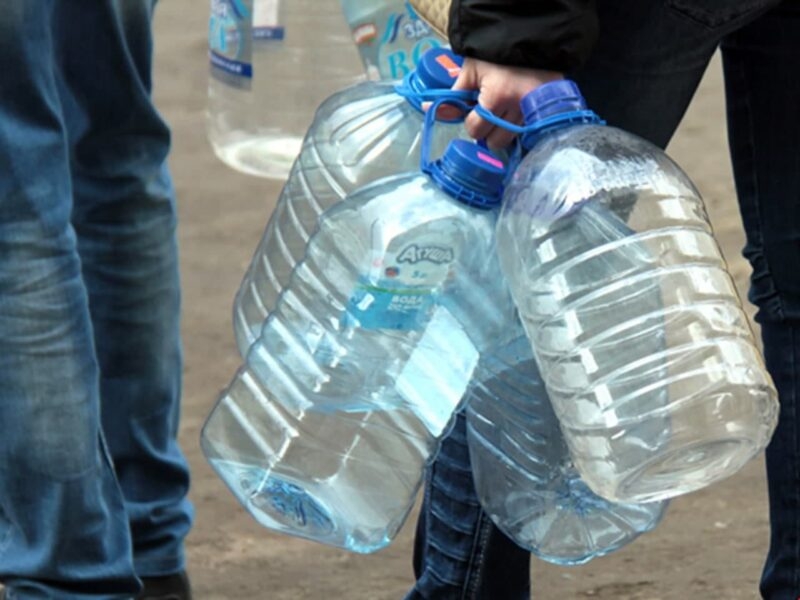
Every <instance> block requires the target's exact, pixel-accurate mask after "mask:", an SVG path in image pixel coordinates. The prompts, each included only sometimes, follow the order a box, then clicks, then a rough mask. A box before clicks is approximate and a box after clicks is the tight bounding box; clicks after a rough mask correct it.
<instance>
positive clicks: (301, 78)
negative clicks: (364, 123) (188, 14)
mask: <svg viewBox="0 0 800 600" xmlns="http://www.w3.org/2000/svg"><path fill="white" fill-rule="evenodd" d="M209 57H210V63H211V65H210V69H211V71H210V77H209V87H208V109H207V119H206V124H207V131H208V138H209V141H210V143H211V145H212V147H213V149H214V152H215V153H216V155H217V156H218V157H219V158H220V160H222V161H223V162H224V163H225V164H227V165H228V166H230V167H232V168H234V169H236V170H238V171H241V172H243V173H248V174H250V175H257V176H261V177H268V178H273V179H284V178H285V177H286V176H287V174H288V172H289V169H290V167H291V165H292V163H293V161H294V159H295V157H296V156H297V153H298V151H299V150H300V145H301V142H302V139H303V136H304V134H305V132H306V129H307V128H308V125H309V123H310V122H311V119H312V117H313V115H314V111H315V110H316V108H317V106H318V105H319V103H320V102H322V101H323V100H324V99H325V98H326V97H328V96H329V95H330V94H332V93H333V92H335V91H337V90H339V89H341V88H343V87H345V86H348V85H350V84H352V83H354V82H355V81H357V80H358V79H360V78H361V79H363V67H362V66H361V64H360V61H359V57H358V52H357V51H356V49H355V47H354V45H353V42H352V39H351V36H350V33H349V30H348V27H347V23H346V21H345V19H344V16H343V15H342V9H341V5H340V4H339V2H338V1H337V0H211V17H210V23H209Z"/></svg>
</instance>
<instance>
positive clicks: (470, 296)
mask: <svg viewBox="0 0 800 600" xmlns="http://www.w3.org/2000/svg"><path fill="white" fill-rule="evenodd" d="M427 171H428V173H429V174H423V173H420V172H419V171H418V172H417V173H410V174H406V175H398V176H393V177H389V178H386V179H382V180H380V181H378V182H376V183H374V184H372V185H369V186H367V187H365V188H362V189H361V190H359V191H356V192H354V193H353V194H351V195H350V196H348V198H347V200H346V201H345V202H342V203H340V204H338V205H336V206H334V207H332V208H331V209H330V210H328V211H326V213H325V214H324V215H323V217H322V219H321V221H320V226H319V229H318V231H317V232H316V233H314V234H313V235H312V236H311V238H310V239H309V241H308V245H307V252H306V254H305V256H304V257H303V258H302V260H301V261H300V262H299V263H298V264H297V266H296V268H295V269H294V272H293V274H292V277H291V280H290V282H289V284H288V286H287V287H286V289H285V290H284V292H283V293H282V294H281V296H280V298H279V300H278V303H277V305H276V307H275V310H274V311H272V312H271V313H270V315H269V317H268V318H267V321H266V323H265V325H264V328H263V331H262V333H261V335H260V337H259V338H258V340H257V341H256V343H255V344H254V345H253V347H252V348H251V349H250V352H249V353H248V355H247V360H246V364H245V366H244V367H243V368H242V369H241V370H240V371H239V372H238V373H237V375H236V376H235V378H234V380H233V382H232V383H231V385H230V387H229V388H228V389H227V390H226V391H225V392H224V393H223V394H222V396H221V398H220V399H219V401H218V403H217V405H216V406H215V408H214V410H213V411H212V413H211V414H210V416H209V418H208V420H207V422H206V424H205V426H204V428H203V432H202V436H201V437H202V440H201V441H202V448H203V452H204V453H205V455H206V457H207V458H208V459H209V461H210V463H211V465H212V466H213V467H214V469H215V470H216V471H217V473H218V474H219V475H220V477H221V478H222V479H223V480H224V481H225V482H226V483H227V485H228V486H229V487H230V489H231V491H232V492H233V493H234V495H235V496H236V497H237V498H238V499H239V500H240V502H241V503H242V504H243V505H244V506H245V507H246V508H247V510H248V511H250V513H251V514H252V515H253V516H254V517H255V518H256V519H257V520H258V521H259V522H260V523H261V524H262V525H264V526H266V527H269V528H273V529H275V530H277V531H281V532H284V533H288V534H291V535H296V536H300V537H304V538H308V539H312V540H316V541H319V542H322V543H325V544H330V545H334V546H338V547H342V548H345V549H348V550H352V551H356V552H372V551H375V550H378V549H380V548H382V547H384V546H385V545H387V544H388V543H389V542H390V541H391V539H392V538H393V537H394V535H395V534H396V533H397V531H398V530H399V528H400V526H401V525H402V524H403V522H404V521H405V519H406V517H407V516H408V513H409V511H410V510H411V508H412V506H413V503H414V499H415V496H416V494H417V491H418V489H419V486H420V484H421V481H422V477H423V472H424V468H425V466H426V464H427V463H428V462H429V460H430V459H431V457H432V456H433V453H434V451H435V448H436V445H437V440H438V439H439V438H440V437H441V436H442V435H443V434H444V433H445V432H446V431H447V429H448V427H449V425H450V423H451V421H452V415H453V413H454V411H455V410H456V408H457V407H458V405H459V403H460V401H461V399H462V397H463V396H464V394H465V392H466V389H467V386H468V384H469V380H470V377H471V375H472V371H473V370H474V368H475V365H476V363H477V360H478V355H479V348H477V347H476V345H475V343H474V342H473V340H476V339H480V340H486V339H495V338H496V337H498V336H500V335H502V333H503V332H502V329H501V326H502V325H503V322H502V320H498V319H497V318H496V314H497V312H496V306H497V304H496V303H495V301H494V298H493V295H492V290H497V294H498V295H499V298H498V299H499V301H501V302H502V301H504V300H503V298H505V297H506V296H508V294H507V290H506V289H505V288H504V287H503V285H502V283H501V282H498V279H497V268H496V267H494V268H489V267H487V265H488V263H489V262H490V260H489V258H488V257H489V254H488V252H489V249H490V247H491V244H492V238H493V235H494V227H495V223H496V216H497V210H496V208H497V205H498V204H497V203H498V202H499V199H500V195H501V189H502V182H503V179H504V177H505V168H504V167H503V164H502V162H500V161H499V160H498V159H497V157H496V156H493V155H492V154H491V153H489V152H488V151H486V150H483V149H481V148H480V147H478V146H477V145H475V144H472V143H470V142H468V141H467V140H455V141H454V142H453V143H452V144H451V145H450V146H449V147H448V149H447V151H446V152H445V153H444V155H443V156H442V157H441V158H440V159H438V160H437V161H435V162H434V163H433V164H432V165H431V167H430V168H429V169H428V170H427ZM495 265H496V261H495ZM508 302H510V297H509V300H508ZM443 357H446V359H444V360H443Z"/></svg>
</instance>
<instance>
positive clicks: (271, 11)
mask: <svg viewBox="0 0 800 600" xmlns="http://www.w3.org/2000/svg"><path fill="white" fill-rule="evenodd" d="M285 37H286V30H285V28H284V27H282V26H281V23H280V0H254V4H253V39H254V40H255V41H280V40H282V39H284V38H285Z"/></svg>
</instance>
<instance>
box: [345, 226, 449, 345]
mask: <svg viewBox="0 0 800 600" xmlns="http://www.w3.org/2000/svg"><path fill="white" fill-rule="evenodd" d="M455 258H456V257H455V251H454V249H453V248H452V247H450V246H447V245H445V244H442V243H441V242H437V241H435V240H434V239H429V240H427V241H426V240H418V241H413V242H403V243H401V244H399V245H398V246H397V247H396V248H390V249H389V250H387V251H386V252H385V253H381V254H378V253H374V254H373V256H372V259H371V264H370V271H369V273H368V274H365V275H362V276H361V278H360V280H359V283H358V285H357V286H356V289H355V290H353V293H352V294H351V296H350V299H349V301H348V304H347V316H346V320H347V321H348V323H347V324H350V325H356V326H358V327H362V328H364V329H395V330H404V331H410V330H419V329H422V328H424V327H425V325H426V323H427V322H428V320H429V319H430V316H431V314H432V312H433V309H434V307H435V306H436V303H437V299H438V296H439V292H440V291H441V288H442V286H443V285H444V284H445V283H446V282H447V280H448V279H449V277H450V271H451V268H452V265H453V263H454V262H455Z"/></svg>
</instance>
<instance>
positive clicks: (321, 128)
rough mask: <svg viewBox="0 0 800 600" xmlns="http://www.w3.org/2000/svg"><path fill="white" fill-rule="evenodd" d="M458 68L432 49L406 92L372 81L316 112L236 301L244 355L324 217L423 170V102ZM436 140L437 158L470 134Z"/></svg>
mask: <svg viewBox="0 0 800 600" xmlns="http://www.w3.org/2000/svg"><path fill="white" fill-rule="evenodd" d="M461 63H462V59H461V58H460V57H458V56H456V55H455V54H453V53H452V52H451V51H450V50H447V49H444V48H439V49H433V50H431V51H429V52H427V53H426V54H425V56H424V57H423V58H422V60H421V61H420V63H419V65H418V66H417V68H416V69H415V70H414V71H413V72H412V73H410V74H409V75H408V76H407V77H406V79H405V81H404V84H403V88H402V89H403V90H405V91H404V92H403V93H398V88H397V86H396V84H395V83H389V82H371V81H369V82H364V83H361V84H358V85H355V86H351V87H349V88H347V89H345V90H342V91H341V92H337V93H336V94H334V95H333V96H331V97H330V98H328V99H327V100H326V101H325V102H324V103H322V105H321V106H320V107H319V110H318V111H317V113H316V116H315V118H314V121H313V123H312V124H311V126H310V127H309V130H308V134H307V135H306V138H305V140H304V143H303V149H302V151H301V152H300V155H299V156H298V158H297V161H296V162H295V164H294V166H293V167H292V171H291V174H290V175H289V178H288V180H287V182H286V184H285V185H284V187H283V190H282V191H281V194H280V197H279V198H278V202H277V204H276V207H275V210H274V211H273V213H272V215H271V217H270V220H269V222H268V223H267V226H266V229H265V231H264V234H263V236H262V238H261V241H260V242H259V246H258V247H257V249H256V251H255V253H254V255H253V258H252V260H251V262H250V266H249V268H248V270H247V273H246V274H245V276H244V278H243V279H242V283H241V285H240V287H239V291H238V292H237V294H236V298H235V300H234V306H233V321H234V333H235V336H236V342H237V346H238V348H239V351H240V353H241V355H242V356H245V355H246V354H247V350H248V349H249V348H250V345H251V344H252V343H253V342H254V341H255V339H256V338H257V337H258V334H259V332H260V331H261V326H262V324H263V322H264V320H265V319H266V318H267V315H268V314H269V312H270V311H271V310H272V308H273V307H274V306H275V303H276V301H277V298H278V295H279V294H280V292H281V290H282V289H283V288H284V287H285V286H286V283H287V282H288V279H289V275H290V274H291V272H292V270H293V269H294V266H295V265H296V264H297V262H298V261H299V260H300V259H301V258H302V256H303V254H304V253H305V247H306V243H307V242H308V239H309V237H310V236H311V235H312V234H313V233H314V231H315V230H316V229H317V224H318V220H319V216H320V214H322V212H323V211H325V210H327V209H328V208H329V207H331V206H333V205H334V204H336V203H338V202H341V201H342V199H343V198H344V197H345V196H346V195H347V194H348V193H350V192H352V191H353V190H355V189H358V188H360V187H363V186H364V185H366V184H367V183H371V182H373V181H377V180H378V179H381V178H382V177H386V176H388V175H394V174H399V173H404V172H412V171H413V172H416V171H418V170H419V165H420V151H421V148H422V124H423V121H424V118H425V113H423V111H422V97H423V95H424V94H425V93H428V92H433V93H436V92H437V91H438V92H440V93H441V92H443V91H445V90H449V88H450V86H452V84H453V83H454V82H455V80H456V78H457V77H458V73H459V69H460V65H461ZM453 95H454V97H459V95H458V94H457V93H454V94H453ZM432 135H433V140H432V144H433V148H432V150H433V152H434V153H435V154H434V155H436V156H438V155H439V154H440V153H441V151H443V150H444V148H445V146H446V145H447V143H448V142H449V141H450V140H451V139H453V138H455V137H457V136H466V133H465V132H464V128H463V125H462V124H461V123H439V124H437V126H436V127H435V128H434V130H433V132H432Z"/></svg>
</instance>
